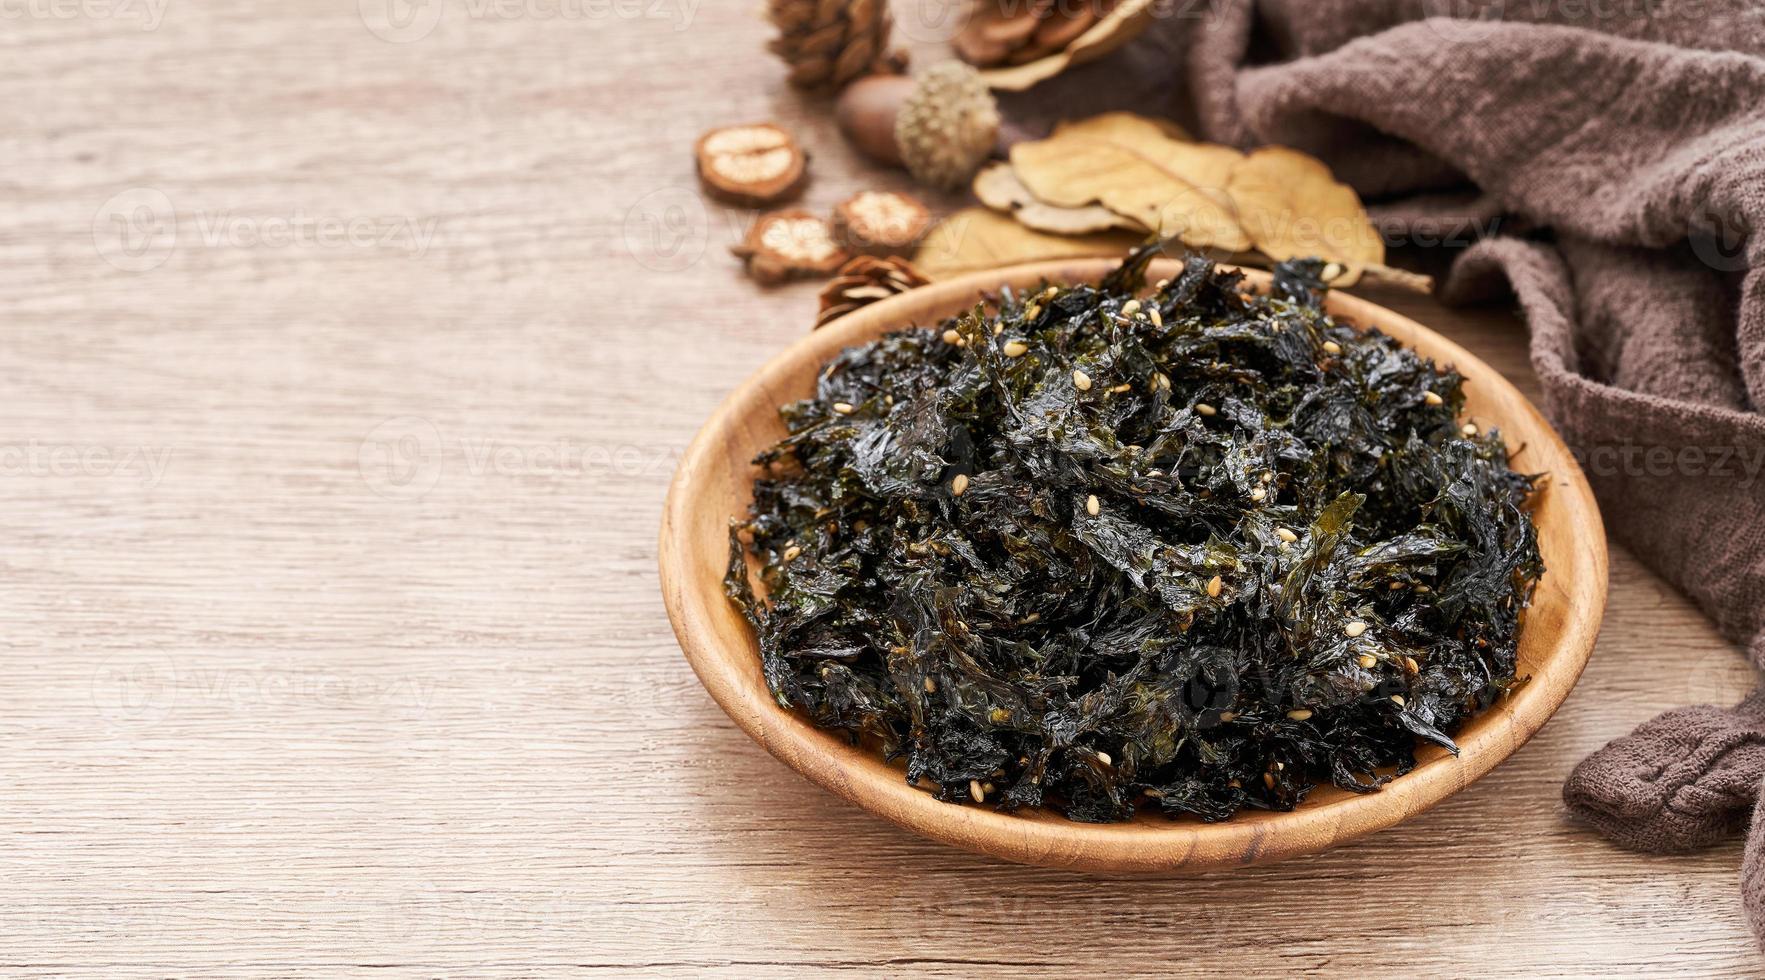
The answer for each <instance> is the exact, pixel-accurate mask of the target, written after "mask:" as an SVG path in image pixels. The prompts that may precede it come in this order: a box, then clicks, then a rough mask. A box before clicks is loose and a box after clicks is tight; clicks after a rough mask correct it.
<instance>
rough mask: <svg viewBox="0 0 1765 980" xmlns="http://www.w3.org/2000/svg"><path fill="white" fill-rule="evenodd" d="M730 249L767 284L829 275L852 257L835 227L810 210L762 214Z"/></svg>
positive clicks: (755, 277) (749, 272) (756, 277)
mask: <svg viewBox="0 0 1765 980" xmlns="http://www.w3.org/2000/svg"><path fill="white" fill-rule="evenodd" d="M730 251H731V252H734V253H735V254H736V255H737V256H739V257H740V258H741V259H742V260H743V261H744V262H745V263H746V264H747V269H748V275H750V276H752V277H753V278H754V280H755V281H756V282H760V283H764V284H766V285H772V284H774V283H781V282H785V281H786V280H789V279H800V278H812V277H816V276H825V275H829V274H831V273H832V272H833V271H834V270H835V269H838V268H839V267H840V266H841V265H842V264H844V263H845V261H846V259H847V258H848V257H849V256H847V254H846V251H845V250H844V249H842V248H840V246H839V242H837V241H836V240H835V239H834V233H833V227H832V226H831V225H829V224H828V223H827V221H826V220H825V219H823V218H819V217H816V216H815V215H813V214H810V213H809V212H807V211H774V212H772V213H770V214H763V215H761V216H760V219H759V220H758V221H755V222H754V226H753V227H752V228H749V229H748V234H747V237H746V238H744V239H743V240H742V243H741V244H740V245H736V246H734V247H733V248H731V249H730Z"/></svg>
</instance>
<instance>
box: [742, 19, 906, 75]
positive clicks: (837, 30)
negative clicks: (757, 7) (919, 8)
mask: <svg viewBox="0 0 1765 980" xmlns="http://www.w3.org/2000/svg"><path fill="white" fill-rule="evenodd" d="M767 17H768V19H770V20H771V21H772V24H773V26H775V27H777V28H778V37H776V38H774V39H773V41H772V43H771V44H770V45H768V47H769V48H770V49H771V50H772V53H773V54H776V55H778V56H779V57H780V58H783V59H784V61H785V63H786V64H788V65H790V66H791V74H790V81H791V84H792V85H795V86H797V87H798V88H805V89H816V90H825V91H833V90H837V89H839V88H841V87H843V86H844V85H845V84H846V83H847V82H849V81H851V80H852V79H854V78H857V77H859V76H860V75H866V74H870V73H871V72H888V71H893V70H899V69H898V67H897V66H898V63H899V62H898V58H899V56H898V55H890V54H885V51H884V49H885V48H887V47H888V43H889V7H888V2H887V0H767Z"/></svg>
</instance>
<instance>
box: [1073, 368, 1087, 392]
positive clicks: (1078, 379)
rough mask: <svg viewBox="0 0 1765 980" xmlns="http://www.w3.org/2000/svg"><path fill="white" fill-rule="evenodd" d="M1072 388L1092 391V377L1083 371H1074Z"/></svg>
mask: <svg viewBox="0 0 1765 980" xmlns="http://www.w3.org/2000/svg"><path fill="white" fill-rule="evenodd" d="M1072 386H1073V387H1074V388H1077V389H1079V390H1080V391H1090V390H1091V376H1090V375H1088V374H1086V373H1085V372H1083V371H1074V372H1073V373H1072Z"/></svg>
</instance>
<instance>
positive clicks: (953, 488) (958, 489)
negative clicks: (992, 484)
mask: <svg viewBox="0 0 1765 980" xmlns="http://www.w3.org/2000/svg"><path fill="white" fill-rule="evenodd" d="M967 489H968V474H967V473H958V474H956V475H955V476H954V477H952V478H951V480H950V495H951V496H953V497H960V496H962V492H963V491H964V490H967Z"/></svg>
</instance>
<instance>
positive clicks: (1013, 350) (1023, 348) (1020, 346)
mask: <svg viewBox="0 0 1765 980" xmlns="http://www.w3.org/2000/svg"><path fill="white" fill-rule="evenodd" d="M999 350H1000V352H1001V353H1003V354H1004V355H1005V356H1006V357H1022V356H1024V355H1025V354H1028V353H1029V352H1030V345H1028V344H1026V343H1024V342H1023V341H1021V340H1008V341H1006V342H1005V346H1004V347H1001V348H999Z"/></svg>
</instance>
